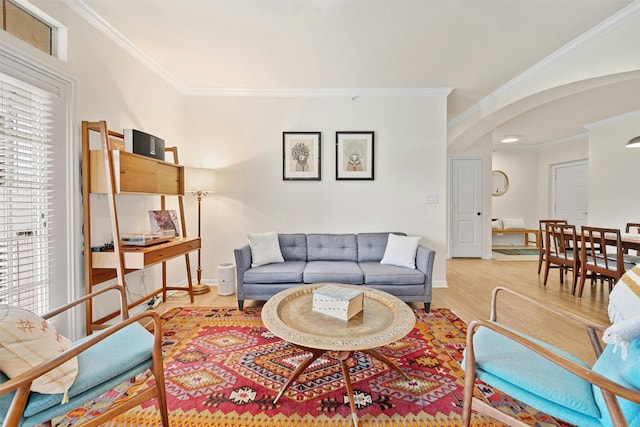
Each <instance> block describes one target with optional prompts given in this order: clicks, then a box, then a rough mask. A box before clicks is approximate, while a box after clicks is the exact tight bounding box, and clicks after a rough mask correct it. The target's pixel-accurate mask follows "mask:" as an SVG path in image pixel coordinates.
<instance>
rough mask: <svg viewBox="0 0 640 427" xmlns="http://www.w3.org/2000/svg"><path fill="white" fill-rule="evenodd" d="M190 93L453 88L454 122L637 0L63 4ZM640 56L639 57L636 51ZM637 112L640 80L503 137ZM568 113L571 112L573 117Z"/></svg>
mask: <svg viewBox="0 0 640 427" xmlns="http://www.w3.org/2000/svg"><path fill="white" fill-rule="evenodd" d="M65 2H66V3H67V4H69V5H71V6H74V7H75V9H76V10H78V8H82V9H83V10H84V11H85V13H86V12H87V11H89V12H90V13H91V14H93V15H95V16H97V17H98V18H99V19H102V20H104V24H106V26H108V27H111V28H112V30H114V31H115V33H116V34H118V35H119V36H120V37H121V38H122V39H123V40H126V42H127V43H130V44H131V46H133V47H134V49H135V50H137V51H138V53H139V54H140V55H141V56H142V57H143V58H145V60H146V62H147V64H151V66H152V68H155V70H156V71H157V72H159V74H161V75H163V76H164V77H165V78H166V79H167V80H169V81H170V82H171V83H172V84H174V85H175V86H176V87H178V88H179V89H180V90H182V91H184V92H185V93H198V92H203V93H205V92H206V93H211V91H212V90H220V91H222V92H224V91H241V92H243V93H247V92H248V93H261V92H265V91H266V92H268V91H303V90H314V91H323V90H330V89H331V90H335V89H362V88H367V89H417V88H422V89H424V88H444V87H449V88H453V92H452V93H451V95H450V96H449V99H448V116H449V119H453V118H455V117H456V116H458V115H459V114H461V113H463V112H464V111H465V110H467V109H469V108H471V107H473V106H474V105H475V104H476V103H477V102H479V101H480V100H481V99H483V98H484V97H486V96H488V95H490V94H491V93H493V92H494V91H495V90H496V89H498V88H499V87H501V86H502V85H504V84H505V83H507V82H509V81H510V80H511V79H513V78H514V77H516V76H518V75H519V74H521V73H523V72H524V71H526V70H527V69H529V68H530V67H532V66H533V65H535V64H536V63H538V62H539V61H541V60H542V59H544V58H546V57H547V56H548V55H550V54H552V53H553V52H555V51H556V50H558V49H560V48H561V47H563V46H565V45H566V44H567V43H569V42H571V41H572V40H574V39H575V38H577V37H578V36H580V35H582V34H583V33H585V32H587V31H589V30H590V29H592V28H593V27H595V26H596V25H597V24H599V23H600V22H602V21H604V20H605V19H607V18H608V17H610V16H611V15H613V14H614V13H616V12H617V11H619V10H620V9H623V8H624V7H626V6H628V5H629V4H631V3H632V1H631V0H508V1H507V0H119V1H114V0H65ZM636 53H637V52H636ZM636 109H640V79H635V80H632V81H626V82H620V83H614V84H611V85H609V86H607V87H605V88H600V89H595V90H589V91H585V92H581V93H580V94H578V95H573V96H570V97H565V98H562V99H559V100H557V101H554V102H552V103H548V104H546V105H544V106H541V107H538V108H536V109H534V110H531V111H529V112H527V113H524V114H522V115H519V116H517V117H514V118H512V119H510V120H509V121H507V122H505V123H503V124H501V125H500V126H499V127H498V128H496V129H494V130H493V132H492V135H493V137H494V138H497V137H498V136H501V135H506V134H517V135H521V136H522V137H523V142H525V143H526V144H536V143H544V142H549V141H558V140H562V139H566V138H569V137H572V136H574V135H576V134H580V133H583V132H584V128H583V125H584V124H587V123H592V122H594V121H598V120H601V119H604V118H607V117H611V116H614V115H618V114H621V113H624V112H628V111H631V110H636ZM569 112H570V114H567V113H569Z"/></svg>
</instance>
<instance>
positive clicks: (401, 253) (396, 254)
mask: <svg viewBox="0 0 640 427" xmlns="http://www.w3.org/2000/svg"><path fill="white" fill-rule="evenodd" d="M420 240H421V237H419V236H397V235H395V234H390V235H389V239H388V240H387V247H386V248H385V251H384V256H383V257H382V260H381V261H380V263H382V264H389V265H397V266H398V267H407V268H416V251H417V250H418V245H419V244H420Z"/></svg>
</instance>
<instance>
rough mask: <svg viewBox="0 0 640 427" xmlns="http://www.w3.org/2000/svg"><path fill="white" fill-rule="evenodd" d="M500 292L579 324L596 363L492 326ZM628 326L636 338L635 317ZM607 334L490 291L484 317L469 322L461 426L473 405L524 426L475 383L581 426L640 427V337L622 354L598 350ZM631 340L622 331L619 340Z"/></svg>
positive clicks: (609, 348) (610, 349)
mask: <svg viewBox="0 0 640 427" xmlns="http://www.w3.org/2000/svg"><path fill="white" fill-rule="evenodd" d="M616 286H622V285H620V284H618V285H616ZM502 292H504V293H509V294H512V295H516V296H517V297H519V298H521V299H522V300H524V301H526V302H528V303H531V304H534V305H536V306H538V307H541V308H543V309H546V310H549V311H551V312H554V313H556V314H558V315H560V316H562V317H563V318H565V319H566V320H567V321H573V322H578V323H579V324H581V325H582V326H584V327H585V328H586V331H587V333H588V335H589V337H590V340H591V344H592V346H593V348H594V351H595V353H596V356H597V360H596V362H595V364H593V366H589V364H587V363H585V362H583V361H581V360H579V359H578V358H576V357H575V356H573V355H571V354H569V353H567V352H565V351H562V350H560V349H558V348H555V347H553V346H551V345H550V344H548V343H545V342H543V341H541V340H538V339H536V338H532V337H530V336H527V335H525V334H523V333H521V332H518V331H516V330H514V329H512V328H510V327H508V326H506V325H503V324H500V323H498V320H497V313H496V311H497V310H496V307H497V297H498V294H499V293H502ZM610 312H611V307H610ZM638 314H640V313H638V312H637V311H636V316H637V315H638ZM631 322H634V323H636V326H634V329H635V333H636V334H637V332H638V326H637V325H638V323H637V319H633V320H631ZM614 326H615V325H614ZM612 327H613V326H612ZM612 327H611V328H612ZM611 328H609V329H611ZM606 331H607V329H606V326H605V325H597V324H594V323H593V322H590V321H588V320H586V319H582V318H580V317H578V316H576V315H574V314H572V313H567V312H564V311H559V310H558V309H554V308H550V307H549V305H548V304H543V303H541V302H538V301H536V300H534V299H532V298H529V297H527V296H524V295H521V294H519V293H516V292H514V291H512V290H508V289H505V288H500V287H499V288H496V289H495V290H494V292H493V298H492V307H491V315H490V320H478V321H473V322H471V323H470V324H469V326H468V330H467V346H466V349H465V359H464V364H463V367H464V369H465V375H466V378H465V391H464V407H463V423H462V424H463V426H469V423H470V419H471V410H472V408H473V409H475V410H477V411H478V412H481V413H483V414H485V415H488V416H491V417H493V418H495V419H497V420H499V421H502V422H505V423H507V424H509V425H513V426H526V425H528V424H525V423H523V422H521V421H519V420H516V419H514V418H512V417H510V416H508V415H507V414H506V413H505V412H502V411H500V410H498V409H496V408H494V407H492V406H491V405H490V404H488V403H486V402H484V401H483V400H481V399H480V398H477V397H474V396H473V392H474V386H475V380H476V378H478V379H480V380H482V381H483V382H485V383H487V384H489V385H491V386H493V387H496V388H497V389H499V390H501V391H502V392H504V393H506V394H508V395H509V396H511V397H513V398H515V399H517V400H519V401H521V402H523V403H525V404H527V405H530V406H533V407H534V408H536V409H538V410H540V411H543V412H545V413H547V414H549V415H551V416H553V417H555V418H559V419H562V420H564V421H566V422H569V423H572V424H575V425H577V426H580V427H590V426H616V427H624V426H639V425H640V391H639V390H640V338H634V339H630V340H629V342H626V343H625V344H626V346H625V348H624V349H623V350H621V349H620V348H618V347H619V346H618V345H617V344H609V345H607V346H606V348H603V343H602V340H601V335H600V334H601V333H605V335H604V337H605V338H606V336H607V333H606ZM629 331H630V329H627V330H626V332H629ZM626 332H623V334H626ZM631 337H632V335H630V334H627V335H626V337H625V338H631ZM624 356H626V357H624Z"/></svg>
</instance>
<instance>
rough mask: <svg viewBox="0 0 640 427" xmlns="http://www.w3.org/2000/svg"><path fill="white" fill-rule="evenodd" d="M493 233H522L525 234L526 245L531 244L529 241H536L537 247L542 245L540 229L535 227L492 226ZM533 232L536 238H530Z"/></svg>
mask: <svg viewBox="0 0 640 427" xmlns="http://www.w3.org/2000/svg"><path fill="white" fill-rule="evenodd" d="M491 234H492V235H494V234H497V235H502V234H522V235H523V236H524V245H525V246H529V243H535V245H536V248H539V247H540V230H535V229H533V228H508V229H506V230H505V229H502V228H492V229H491ZM531 234H533V236H534V240H529V237H530V235H531Z"/></svg>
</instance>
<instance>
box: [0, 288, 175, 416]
mask: <svg viewBox="0 0 640 427" xmlns="http://www.w3.org/2000/svg"><path fill="white" fill-rule="evenodd" d="M111 290H118V291H119V292H120V301H121V304H122V307H121V313H122V314H123V316H122V317H123V320H122V321H121V322H119V323H117V324H115V325H113V326H110V327H108V328H106V329H104V330H102V331H100V332H98V333H95V334H93V335H90V336H88V337H85V338H83V339H80V340H79V341H77V342H74V343H70V341H69V345H65V346H64V347H65V348H66V350H64V349H63V348H61V349H59V350H56V354H57V355H55V356H53V357H52V358H50V359H48V360H44V361H42V362H41V363H38V362H35V363H34V362H33V361H30V363H29V364H30V365H33V366H32V367H31V368H30V369H27V370H26V371H24V372H23V373H21V374H18V375H10V374H7V375H5V374H6V372H2V371H0V425H4V426H8V427H14V426H34V425H38V424H41V423H48V422H49V421H50V420H51V419H53V418H55V417H58V416H61V415H64V414H66V413H67V412H69V411H70V410H72V409H74V408H77V407H79V406H81V405H83V404H84V403H86V402H88V401H91V400H93V399H94V398H95V397H98V396H100V395H101V394H103V393H106V392H107V391H109V390H110V389H112V388H114V387H116V386H118V385H119V384H122V383H124V382H126V381H128V380H131V379H133V378H134V377H135V376H136V375H138V374H140V373H142V372H144V371H146V370H147V369H151V374H152V375H153V376H154V377H155V385H154V386H152V387H149V388H147V389H145V390H144V391H143V392H141V393H139V394H136V395H134V396H132V397H130V398H128V399H125V400H124V401H123V402H121V403H118V404H115V405H114V406H113V407H112V408H110V409H108V410H107V411H105V412H104V413H102V414H100V415H99V416H97V417H95V418H93V419H92V420H91V421H90V422H89V423H88V424H89V425H99V424H101V423H104V422H105V421H107V420H109V419H111V418H113V417H114V416H115V415H117V414H120V413H122V412H124V411H126V410H128V409H130V408H132V407H134V406H136V405H139V404H140V403H142V402H145V401H147V400H149V399H151V398H153V397H157V398H158V402H159V407H160V411H159V412H160V417H161V420H162V425H163V426H165V427H168V426H169V422H168V415H167V402H166V394H165V385H164V372H163V363H162V341H161V330H160V316H158V314H157V313H154V312H151V311H146V312H142V313H140V314H138V315H136V316H133V317H131V318H128V311H127V307H126V299H125V296H124V290H123V289H122V287H121V286H119V285H112V286H109V287H106V288H103V289H101V290H99V291H96V292H94V293H91V294H89V295H86V296H84V297H82V298H79V299H78V300H76V301H73V302H71V303H69V304H66V305H64V306H63V307H60V308H59V309H57V310H54V311H52V312H49V313H47V314H45V315H43V316H42V318H43V319H45V320H46V319H50V318H51V317H53V316H55V315H58V314H60V313H62V312H64V311H66V310H68V309H70V308H71V307H75V306H76V305H78V304H80V303H83V302H85V301H87V300H88V299H90V298H93V297H95V296H96V295H100V294H103V293H105V292H107V291H111ZM12 310H13V312H18V313H19V314H18V315H19V316H23V318H22V319H21V320H19V323H20V325H24V324H30V325H33V326H35V327H34V328H31V329H32V330H33V331H37V332H39V331H41V330H44V329H54V328H52V327H50V325H48V324H47V323H46V322H44V321H42V319H40V318H39V317H38V316H35V315H33V314H32V313H29V312H26V311H25V310H22V313H20V309H18V308H17V307H11V306H6V305H5V306H0V338H2V337H4V339H0V341H2V342H0V344H1V346H0V347H1V348H0V350H5V351H7V352H8V353H4V354H3V356H2V358H3V359H4V360H3V361H2V363H3V364H6V363H7V362H8V361H9V359H15V358H19V356H18V355H16V356H12V355H14V354H17V353H16V349H15V348H13V349H12V348H10V345H11V343H9V342H8V341H10V339H7V337H10V336H11V335H14V336H18V335H19V333H16V332H15V331H13V332H12V331H11V330H9V328H10V327H11V325H12V324H15V323H16V321H15V317H14V318H12V317H11V314H10V313H11V311H12ZM25 313H26V314H25ZM29 315H33V316H35V317H33V318H32V320H29V318H27V317H26V316H29ZM23 319H28V320H26V321H25V320H23ZM140 321H147V322H148V321H151V324H152V325H153V330H154V332H153V333H150V332H149V331H148V330H147V329H145V327H143V326H142V325H141V324H140ZM22 327H23V326H21V328H22ZM53 332H54V335H59V334H55V330H54V331H53ZM2 333H3V334H4V335H2ZM65 340H66V339H65ZM66 341H68V340H66ZM18 345H21V346H22V348H23V349H26V350H27V351H28V353H29V354H30V355H33V353H42V351H41V346H39V345H38V344H37V343H35V344H34V340H33V339H31V340H30V341H29V340H25V341H23V342H18ZM62 350H64V351H62ZM60 351H62V352H60ZM7 354H9V356H7ZM28 356H29V355H28ZM36 360H37V359H36ZM4 369H7V368H4ZM61 371H62V372H64V376H61V377H57V379H56V381H54V387H56V386H59V385H60V384H62V383H64V386H62V387H63V388H64V391H63V392H56V390H46V392H43V391H41V392H36V391H34V388H35V389H37V388H38V387H44V388H45V389H46V388H47V386H46V385H45V386H42V385H40V384H39V383H38V381H39V380H40V379H42V378H44V377H49V378H51V377H52V376H53V374H54V373H58V372H61ZM69 373H71V374H69ZM10 376H11V379H9V378H8V377H10ZM36 384H38V385H37V386H36ZM48 384H51V383H48Z"/></svg>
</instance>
